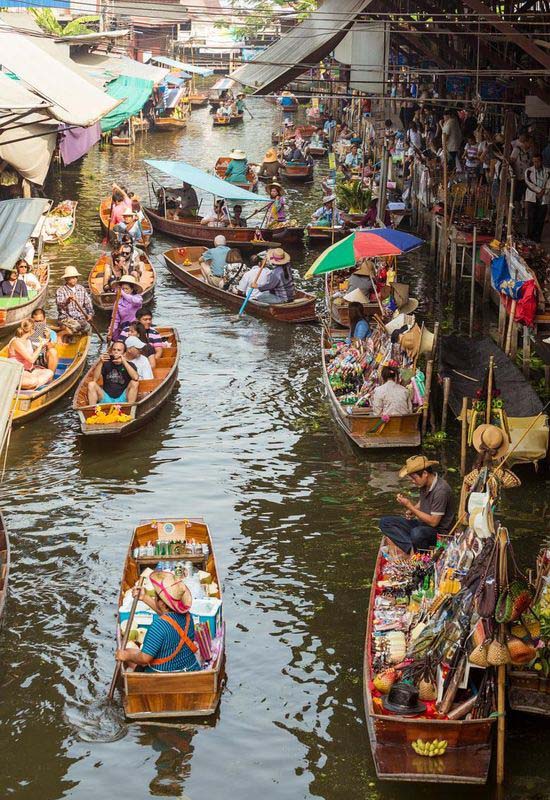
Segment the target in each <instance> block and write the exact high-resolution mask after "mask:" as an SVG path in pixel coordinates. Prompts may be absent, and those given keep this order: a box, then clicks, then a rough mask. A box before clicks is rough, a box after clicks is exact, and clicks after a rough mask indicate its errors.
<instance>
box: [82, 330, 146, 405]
mask: <svg viewBox="0 0 550 800" xmlns="http://www.w3.org/2000/svg"><path fill="white" fill-rule="evenodd" d="M100 378H102V385H100V384H99V379H100ZM138 380H139V377H138V372H137V369H136V368H135V366H134V364H132V362H131V361H127V359H126V345H125V344H124V342H115V343H114V344H113V345H112V346H111V351H110V353H102V355H101V356H100V359H99V361H98V362H97V364H96V366H95V369H94V374H93V376H92V380H91V381H90V383H89V384H88V404H89V405H91V406H95V405H98V404H100V405H101V404H105V403H135V402H136V400H137V393H138Z"/></svg>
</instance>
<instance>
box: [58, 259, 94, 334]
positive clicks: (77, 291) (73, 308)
mask: <svg viewBox="0 0 550 800" xmlns="http://www.w3.org/2000/svg"><path fill="white" fill-rule="evenodd" d="M79 277H80V273H79V272H78V270H77V269H76V267H65V272H64V273H63V280H64V281H65V283H64V285H63V286H60V287H59V289H58V290H57V292H56V293H55V302H56V305H57V317H58V320H59V325H60V328H61V330H60V335H61V336H63V335H64V334H65V335H69V336H72V335H79V334H83V333H89V332H90V324H89V323H90V320H91V319H92V318H93V315H94V308H93V306H92V300H91V297H90V295H89V294H88V292H87V291H86V289H85V288H84V286H82V285H81V284H80V283H79V282H78V279H79Z"/></svg>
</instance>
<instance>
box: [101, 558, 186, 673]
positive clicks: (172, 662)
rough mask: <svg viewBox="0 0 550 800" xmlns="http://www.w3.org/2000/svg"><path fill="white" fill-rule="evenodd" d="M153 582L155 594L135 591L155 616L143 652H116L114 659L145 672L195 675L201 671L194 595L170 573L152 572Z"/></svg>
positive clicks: (141, 590)
mask: <svg viewBox="0 0 550 800" xmlns="http://www.w3.org/2000/svg"><path fill="white" fill-rule="evenodd" d="M150 581H151V583H152V584H153V586H154V588H155V592H156V596H155V597H154V598H152V597H149V596H148V595H147V594H146V593H145V590H144V589H142V588H135V589H134V590H133V594H134V597H135V596H138V595H139V599H140V600H141V601H142V602H143V603H145V604H146V605H148V606H149V607H150V608H152V609H153V611H155V612H156V616H155V617H153V622H152V623H151V625H150V626H149V628H148V630H147V633H146V634H145V639H144V640H143V644H142V646H141V649H140V650H136V649H130V648H126V649H124V650H117V651H116V655H115V658H116V659H117V661H122V663H125V664H127V663H130V664H136V666H138V667H141V668H142V669H143V671H144V672H196V671H197V670H199V669H200V665H199V662H198V661H197V657H196V655H195V653H196V652H197V650H198V647H197V645H196V644H195V642H194V641H193V638H194V635H195V628H194V625H193V618H192V617H191V614H190V612H189V609H190V608H191V603H192V597H191V592H190V591H189V589H188V588H187V586H186V585H185V583H184V582H183V580H181V578H176V576H175V575H173V574H172V573H171V572H161V571H158V572H152V573H151V575H150Z"/></svg>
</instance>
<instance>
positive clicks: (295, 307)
mask: <svg viewBox="0 0 550 800" xmlns="http://www.w3.org/2000/svg"><path fill="white" fill-rule="evenodd" d="M183 249H185V250H186V252H185V253H181V252H180V250H179V249H178V248H173V249H172V250H168V251H167V252H166V253H164V260H165V262H166V266H167V267H168V269H169V271H170V272H171V273H172V275H173V276H174V278H176V280H178V281H179V282H180V283H182V284H183V285H184V286H186V287H187V288H188V289H191V291H193V292H195V293H196V294H199V295H201V296H203V297H209V298H211V299H213V300H216V301H217V302H219V303H222V304H223V305H225V306H228V307H229V308H231V309H234V310H235V311H239V309H240V308H241V306H242V304H243V300H244V298H243V297H242V296H241V295H237V294H233V293H232V292H226V291H224V290H223V289H218V288H217V287H216V286H211V285H210V284H208V283H205V281H203V280H201V278H200V277H199V275H200V270H199V268H198V264H197V262H198V259H199V257H200V255H201V253H202V250H203V249H202V248H200V247H190V248H183ZM185 259H188V260H190V261H191V262H192V263H191V265H184V264H183V261H184V260H185ZM297 300H298V302H296V301H295V302H293V303H280V304H277V305H271V306H270V305H267V304H264V303H255V302H254V301H253V300H250V301H249V302H248V304H247V306H246V313H248V314H252V315H253V316H256V317H260V318H261V319H267V320H271V321H275V322H286V323H291V324H296V323H299V322H315V321H316V320H317V316H316V313H315V302H316V300H315V297H314V296H313V295H310V294H307V293H306V292H297Z"/></svg>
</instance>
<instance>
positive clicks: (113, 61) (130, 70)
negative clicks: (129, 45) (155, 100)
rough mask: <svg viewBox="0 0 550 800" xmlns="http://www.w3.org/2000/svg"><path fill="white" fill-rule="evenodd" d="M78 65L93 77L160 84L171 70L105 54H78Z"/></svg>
mask: <svg viewBox="0 0 550 800" xmlns="http://www.w3.org/2000/svg"><path fill="white" fill-rule="evenodd" d="M73 60H74V62H75V63H76V64H79V65H80V66H81V67H84V69H86V70H87V71H88V72H89V73H90V74H91V75H94V76H98V75H101V74H102V75H104V76H108V77H109V78H118V77H119V76H120V75H125V76H126V77H128V78H142V79H143V80H146V81H153V82H154V83H160V81H162V80H164V78H165V77H166V76H167V75H168V73H169V72H170V70H168V69H164V68H162V67H153V66H152V65H151V64H142V63H141V61H136V60H135V59H134V58H128V57H127V56H112V55H110V56H107V55H105V54H104V53H76V54H75V55H74V57H73Z"/></svg>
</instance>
